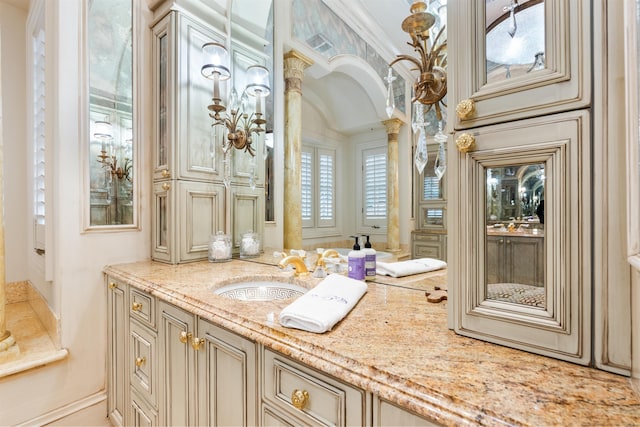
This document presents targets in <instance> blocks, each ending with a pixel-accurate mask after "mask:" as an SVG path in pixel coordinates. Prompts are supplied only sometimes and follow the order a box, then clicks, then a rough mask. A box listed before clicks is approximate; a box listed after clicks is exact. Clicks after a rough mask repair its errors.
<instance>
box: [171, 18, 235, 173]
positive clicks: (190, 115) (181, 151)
mask: <svg viewBox="0 0 640 427" xmlns="http://www.w3.org/2000/svg"><path fill="white" fill-rule="evenodd" d="M172 13H173V14H175V15H176V18H175V23H176V27H175V33H176V38H177V43H176V46H175V49H176V51H175V52H174V55H175V58H176V61H177V62H176V64H175V67H176V70H177V77H176V80H175V82H174V84H175V100H176V104H175V105H173V106H172V107H173V108H175V116H174V117H173V118H172V119H173V120H175V122H174V126H175V129H176V133H175V140H173V141H172V144H173V145H174V146H175V152H176V155H177V156H178V157H179V159H178V164H179V170H178V172H177V174H178V175H177V176H176V178H178V179H190V180H194V179H195V180H204V181H212V180H218V181H221V180H222V177H221V173H220V169H221V166H222V151H221V149H220V147H221V140H222V138H223V136H224V134H223V132H221V131H220V129H221V127H220V126H215V127H212V124H213V119H212V118H211V117H209V112H210V111H209V109H208V108H207V106H208V105H210V104H211V102H212V101H211V97H212V94H213V83H212V81H211V80H208V79H206V78H205V77H203V76H202V73H201V68H202V65H203V64H204V63H205V58H204V56H203V54H202V45H203V44H205V43H209V42H217V43H221V44H225V41H224V36H222V35H220V34H218V33H216V32H215V31H214V30H213V29H212V28H211V27H210V26H206V25H203V24H202V23H201V21H199V20H196V19H194V18H191V17H190V16H189V15H187V14H186V13H183V12H172Z"/></svg>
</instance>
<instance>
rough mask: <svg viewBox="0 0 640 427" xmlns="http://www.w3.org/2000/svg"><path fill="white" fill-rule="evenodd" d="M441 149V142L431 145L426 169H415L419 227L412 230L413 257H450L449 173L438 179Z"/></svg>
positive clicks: (417, 223)
mask: <svg viewBox="0 0 640 427" xmlns="http://www.w3.org/2000/svg"><path fill="white" fill-rule="evenodd" d="M439 148H440V146H439V144H430V145H429V146H428V147H427V152H428V161H427V164H426V166H425V168H424V170H423V172H422V173H418V171H417V169H415V168H414V169H413V173H414V183H415V194H416V213H415V215H416V229H415V231H412V232H411V257H412V258H436V259H441V260H443V261H446V259H447V197H446V174H445V175H444V176H443V177H441V179H438V177H437V175H436V173H435V170H434V169H435V165H436V158H437V156H438V150H439Z"/></svg>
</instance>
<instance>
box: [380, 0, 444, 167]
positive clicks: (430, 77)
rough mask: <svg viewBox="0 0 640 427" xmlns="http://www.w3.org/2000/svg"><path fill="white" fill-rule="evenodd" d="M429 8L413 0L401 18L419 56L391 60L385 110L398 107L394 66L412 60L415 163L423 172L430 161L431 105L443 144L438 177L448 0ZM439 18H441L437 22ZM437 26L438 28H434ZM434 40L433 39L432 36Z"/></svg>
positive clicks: (390, 111)
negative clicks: (428, 137) (406, 12)
mask: <svg viewBox="0 0 640 427" xmlns="http://www.w3.org/2000/svg"><path fill="white" fill-rule="evenodd" d="M430 9H432V10H433V11H434V13H431V12H428V11H427V5H426V3H425V2H424V1H414V2H413V4H412V5H411V8H410V11H411V15H409V16H408V17H407V18H405V20H404V21H402V30H403V31H404V32H406V33H408V34H409V36H410V37H411V42H407V44H409V45H410V46H412V47H413V49H414V51H415V52H416V53H417V54H418V57H417V58H416V57H414V56H410V55H397V56H396V58H395V59H394V60H393V61H391V63H390V64H389V71H388V74H387V76H386V77H385V81H386V82H387V105H386V111H387V114H388V116H389V117H391V116H392V115H393V111H394V110H395V101H394V94H393V82H394V80H395V79H396V77H395V76H394V75H393V70H392V68H391V67H392V66H393V65H394V64H396V63H397V62H400V61H409V62H411V63H412V64H413V65H415V70H417V71H418V72H419V73H418V76H417V77H416V79H415V81H414V83H413V98H412V100H411V102H412V103H413V117H412V121H411V126H412V128H413V131H414V133H417V134H418V143H417V147H416V153H415V156H414V163H415V166H416V168H417V169H418V172H419V173H422V171H423V170H424V167H425V165H426V164H427V159H428V157H427V130H426V128H427V125H428V124H429V123H427V121H426V120H425V116H426V114H427V113H429V111H431V110H432V109H433V110H434V111H435V115H436V118H437V120H438V132H437V133H436V134H435V136H434V139H435V140H436V142H438V143H439V144H440V149H439V150H438V157H437V159H436V166H435V173H436V176H437V177H438V179H440V178H441V177H442V175H443V174H444V171H445V169H446V159H445V143H446V140H447V137H446V135H445V134H444V133H443V132H442V127H443V114H442V113H443V107H446V105H445V103H444V101H443V98H444V97H445V95H446V94H447V74H446V70H445V67H446V66H447V42H446V24H445V21H446V0H432V2H431V4H430ZM436 21H439V24H438V25H435V26H434V24H436ZM434 30H436V31H437V32H436V31H434ZM434 34H435V37H433V41H431V37H432V36H433V35H434Z"/></svg>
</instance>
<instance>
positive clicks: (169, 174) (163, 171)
mask: <svg viewBox="0 0 640 427" xmlns="http://www.w3.org/2000/svg"><path fill="white" fill-rule="evenodd" d="M160 174H161V175H162V177H163V178H169V177H170V176H171V172H169V169H162V172H161V173H160Z"/></svg>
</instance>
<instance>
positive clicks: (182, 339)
mask: <svg viewBox="0 0 640 427" xmlns="http://www.w3.org/2000/svg"><path fill="white" fill-rule="evenodd" d="M192 336H193V334H192V333H191V332H185V331H182V332H180V342H181V343H182V344H186V343H187V341H189V340H190V339H191V337H192Z"/></svg>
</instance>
